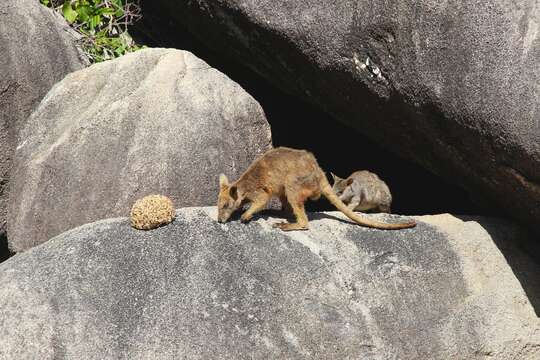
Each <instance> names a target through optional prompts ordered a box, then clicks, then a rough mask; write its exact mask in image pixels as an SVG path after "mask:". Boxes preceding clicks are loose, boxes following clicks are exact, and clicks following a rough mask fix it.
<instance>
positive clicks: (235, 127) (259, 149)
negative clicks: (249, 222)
mask: <svg viewBox="0 0 540 360" xmlns="http://www.w3.org/2000/svg"><path fill="white" fill-rule="evenodd" d="M271 146H272V142H271V133H270V126H269V125H268V123H267V121H266V117H265V115H264V112H263V110H262V108H261V106H260V105H259V103H258V102H257V101H256V100H255V99H253V97H251V96H250V95H249V94H248V93H246V92H245V91H244V90H243V89H242V87H240V85H238V84H236V83H235V82H233V81H232V80H230V79H229V78H228V77H227V76H225V75H224V74H222V73H220V72H219V71H217V70H215V69H213V68H211V67H210V66H209V65H208V64H206V63H205V62H204V61H202V60H200V59H199V58H197V57H196V56H194V55H193V54H191V53H189V52H186V51H180V50H174V49H145V50H140V51H137V52H134V53H131V54H129V55H126V56H123V57H121V58H118V59H116V60H112V61H107V62H104V63H99V64H95V65H93V66H90V67H88V68H86V69H84V70H81V71H78V72H75V73H72V74H70V75H69V76H67V77H66V78H65V79H64V80H62V81H61V82H59V83H58V84H57V85H55V86H54V88H53V89H52V90H51V91H50V92H49V93H48V94H47V96H46V97H45V98H44V99H43V101H42V102H41V104H40V105H39V107H38V108H37V109H36V111H35V112H34V113H33V114H32V116H31V117H30V118H29V119H28V121H27V123H26V126H25V127H24V128H23V129H22V130H21V133H20V136H19V145H18V147H17V151H16V154H15V160H14V167H13V173H12V183H11V187H10V191H11V202H10V206H9V224H8V240H9V244H10V248H11V249H12V250H13V251H21V250H25V249H28V248H30V247H32V246H34V245H37V244H39V243H42V242H44V241H47V240H48V239H50V238H51V237H53V236H56V235H58V234H60V233H62V232H64V231H66V230H68V229H71V228H74V227H76V226H79V225H82V224H85V223H88V222H92V221H96V220H99V219H103V218H109V217H116V216H127V214H129V211H130V209H131V206H132V205H133V203H134V202H135V200H136V199H138V198H141V197H143V196H146V195H150V194H162V195H165V196H168V197H169V198H171V199H172V201H173V203H174V205H175V206H176V207H183V206H195V205H197V206H201V205H213V204H215V203H216V199H217V193H218V176H219V174H220V173H221V172H223V173H225V174H226V175H228V176H229V177H230V178H231V179H236V178H237V177H238V176H240V174H241V173H242V172H243V171H244V170H245V169H246V168H247V167H248V166H249V164H250V163H251V162H252V161H253V160H254V159H255V158H256V157H258V156H259V155H260V154H262V153H263V152H265V151H266V150H268V149H270V148H271ZM59 215H60V216H59Z"/></svg>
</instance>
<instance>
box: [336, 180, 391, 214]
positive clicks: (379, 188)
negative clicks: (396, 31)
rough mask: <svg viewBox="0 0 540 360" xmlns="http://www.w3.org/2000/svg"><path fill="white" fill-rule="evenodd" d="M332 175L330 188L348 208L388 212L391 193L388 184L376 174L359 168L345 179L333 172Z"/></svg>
mask: <svg viewBox="0 0 540 360" xmlns="http://www.w3.org/2000/svg"><path fill="white" fill-rule="evenodd" d="M331 174H332V173H331ZM332 177H333V178H334V185H333V186H332V190H334V192H335V193H336V195H337V196H338V197H339V199H340V200H341V201H343V202H344V203H345V204H346V205H347V207H348V208H349V209H351V210H353V211H354V210H358V211H369V210H373V211H376V212H385V213H390V206H391V205H392V194H390V189H389V188H388V185H386V183H385V182H384V181H382V180H381V179H380V178H379V177H378V176H377V174H374V173H372V172H369V171H367V170H361V171H355V172H353V173H352V174H351V175H350V176H349V177H348V178H346V179H342V178H340V177H338V176H336V175H334V174H332Z"/></svg>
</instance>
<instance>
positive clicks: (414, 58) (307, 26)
mask: <svg viewBox="0 0 540 360" xmlns="http://www.w3.org/2000/svg"><path fill="white" fill-rule="evenodd" d="M145 9H146V10H145V11H146V12H148V13H154V14H157V15H158V16H156V17H151V16H149V17H148V18H147V20H148V21H150V20H151V19H158V20H159V21H158V22H154V23H153V24H152V25H153V26H154V27H155V28H159V27H160V26H163V25H162V24H163V23H166V21H165V20H164V19H166V18H167V17H168V18H170V19H172V23H176V24H179V25H178V26H182V27H187V28H188V29H189V30H190V31H191V32H192V33H193V34H194V35H196V36H198V37H199V38H200V39H201V40H202V41H203V42H205V43H206V44H207V45H208V46H210V47H212V48H213V49H216V50H218V51H219V52H221V53H224V54H227V55H229V56H232V57H235V58H236V59H237V60H238V61H240V62H242V63H244V64H246V65H248V66H250V67H251V68H252V69H254V70H255V71H257V72H258V73H260V74H261V75H263V76H265V77H266V78H267V79H268V80H270V81H272V82H273V83H274V84H275V85H277V86H279V87H281V88H282V89H283V90H285V91H286V92H289V93H292V94H295V95H297V96H299V97H303V98H305V99H307V100H309V101H310V102H311V103H313V104H315V105H317V106H318V107H319V108H320V109H322V110H324V111H326V112H328V113H330V114H332V115H334V116H335V117H336V118H337V119H340V120H342V121H343V122H345V123H347V124H350V125H351V126H353V127H355V128H356V129H358V130H360V131H361V132H363V133H365V134H367V135H369V136H370V137H371V138H373V139H375V140H376V141H377V142H379V143H380V144H381V145H383V146H385V147H387V148H389V149H392V150H393V151H394V152H395V153H397V154H399V155H402V156H404V157H408V158H409V159H412V160H414V161H416V162H418V163H420V164H421V165H423V166H424V167H426V168H427V169H430V170H431V171H433V172H435V173H437V174H439V175H440V176H441V177H443V178H445V179H446V180H448V181H450V182H452V183H454V184H458V185H460V186H462V187H464V188H466V189H468V191H469V193H470V194H471V196H472V197H474V198H475V199H477V200H479V201H483V202H484V203H485V204H487V205H488V206H491V205H494V206H497V207H499V208H500V209H503V210H504V211H506V212H507V214H509V215H510V216H513V217H515V218H516V219H518V220H520V221H521V222H524V223H527V224H528V225H529V226H531V227H532V228H533V229H536V230H537V231H539V232H540V107H539V106H538V104H539V103H540V36H539V34H540V20H539V19H540V6H539V5H538V1H537V0H525V1H521V2H519V5H516V3H515V2H514V1H511V0H494V1H482V0H473V1H466V2H463V1H459V0H452V1H442V2H441V1H438V0H421V1H409V2H403V1H397V0H391V1H367V0H362V1H356V0H355V1H352V0H337V1H319V0H306V1H287V0H281V1H276V0H223V1H212V0H199V1H171V0H157V1H153V2H147V3H145ZM290 121H294V119H290Z"/></svg>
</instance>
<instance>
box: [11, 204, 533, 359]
mask: <svg viewBox="0 0 540 360" xmlns="http://www.w3.org/2000/svg"><path fill="white" fill-rule="evenodd" d="M309 216H310V218H311V220H312V221H311V229H310V230H309V231H305V232H293V233H284V232H281V231H280V230H276V229H274V228H272V227H271V223H273V222H275V221H278V220H277V219H276V218H273V217H269V216H267V215H263V216H262V217H259V218H258V219H257V220H256V221H254V222H252V223H250V224H248V225H244V224H240V223H239V222H238V221H236V222H231V223H227V224H219V223H217V221H216V220H215V218H216V214H215V208H213V207H212V208H185V209H181V210H179V211H177V218H176V220H175V221H174V222H173V223H171V224H170V225H168V226H165V227H161V228H158V229H156V230H152V231H137V230H134V229H133V228H131V227H130V226H129V222H128V220H127V219H125V218H119V219H109V220H103V221H100V222H96V223H92V224H88V225H84V226H81V227H79V228H76V229H73V230H70V231H68V232H66V233H63V234H61V235H59V236H57V237H55V238H54V239H51V240H50V241H48V242H47V243H45V244H42V245H40V246H37V247H34V248H33V249H31V250H29V251H27V252H24V253H21V254H17V255H15V256H14V257H12V258H11V259H9V260H8V261H6V262H4V263H2V264H1V265H0V283H1V284H3V287H2V288H1V289H0V358H2V359H23V358H39V359H53V358H54V359H57V358H68V359H104V358H105V359H208V358H212V359H307V358H309V359H471V358H476V357H484V356H490V358H493V359H538V358H539V356H540V320H539V319H538V318H537V316H536V314H535V310H534V308H533V306H532V304H531V300H530V299H533V298H536V299H539V298H538V295H539V293H540V292H539V290H538V289H540V286H538V285H540V284H539V282H540V276H538V275H539V274H540V268H539V266H538V264H535V263H534V262H532V261H531V260H530V258H528V257H527V256H526V255H523V254H522V253H520V252H518V251H517V250H516V249H515V247H512V249H513V250H511V251H509V252H505V253H504V255H503V253H501V251H500V250H499V248H498V246H501V244H502V245H504V244H507V243H511V242H512V241H515V240H516V238H517V237H519V236H520V229H519V228H517V227H516V226H513V225H511V224H506V223H504V222H502V223H501V222H495V224H496V226H492V225H490V224H489V223H490V220H489V219H477V221H461V220H459V219H458V218H455V217H453V216H451V215H439V216H426V217H418V218H417V220H418V221H419V225H418V226H417V227H416V228H414V229H408V230H402V231H380V230H374V229H367V228H363V227H360V226H357V225H355V224H351V223H349V222H348V221H346V220H344V219H345V218H344V217H343V216H342V215H341V214H340V213H336V212H331V213H320V214H310V215H309ZM389 217H391V216H390V215H387V217H386V218H389ZM483 222H487V223H488V226H486V227H485V228H484V226H483V225H482V224H483ZM486 229H488V230H489V231H490V233H488V231H487V230H486ZM494 240H496V241H497V245H496V244H495V243H494ZM509 263H510V264H520V265H521V267H519V270H520V271H519V272H517V274H518V275H519V276H521V279H518V278H516V275H515V274H514V272H513V269H512V268H511V267H510V266H509ZM516 269H518V268H516ZM527 276H528V277H527ZM523 279H527V281H528V285H530V287H531V288H532V289H534V292H531V293H529V294H527V293H526V292H525V291H524V287H523V286H522V285H521V284H520V280H521V281H523Z"/></svg>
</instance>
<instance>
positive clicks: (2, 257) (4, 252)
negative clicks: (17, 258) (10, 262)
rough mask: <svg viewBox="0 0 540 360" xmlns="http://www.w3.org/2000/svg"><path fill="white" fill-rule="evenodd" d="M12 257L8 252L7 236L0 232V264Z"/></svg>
mask: <svg viewBox="0 0 540 360" xmlns="http://www.w3.org/2000/svg"><path fill="white" fill-rule="evenodd" d="M11 255H13V254H12V253H11V252H10V251H9V247H8V240H7V235H6V233H5V232H0V263H1V262H3V261H6V260H7V259H9V258H10V257H11Z"/></svg>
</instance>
